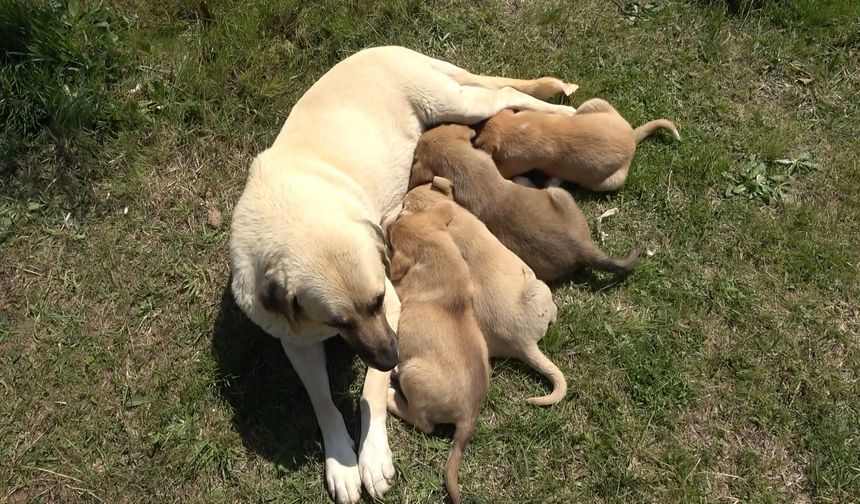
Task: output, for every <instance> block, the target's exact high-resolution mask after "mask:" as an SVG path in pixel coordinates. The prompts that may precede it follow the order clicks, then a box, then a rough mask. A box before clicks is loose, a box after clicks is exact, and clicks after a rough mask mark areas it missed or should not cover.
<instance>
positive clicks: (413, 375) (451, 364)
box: [388, 202, 490, 503]
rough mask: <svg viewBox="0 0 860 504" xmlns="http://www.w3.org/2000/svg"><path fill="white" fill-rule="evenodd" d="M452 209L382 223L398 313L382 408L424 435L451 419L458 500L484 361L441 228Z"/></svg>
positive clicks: (461, 269) (463, 283)
mask: <svg viewBox="0 0 860 504" xmlns="http://www.w3.org/2000/svg"><path fill="white" fill-rule="evenodd" d="M453 216H454V203H453V202H441V203H439V204H437V205H434V206H433V207H431V208H429V209H427V210H426V211H424V212H421V213H416V214H408V215H403V216H402V217H400V218H399V219H398V220H397V221H396V222H395V223H394V224H392V226H391V228H390V229H389V234H388V237H389V240H390V244H391V248H392V250H393V255H392V257H391V281H392V283H393V284H394V288H395V290H396V292H397V295H398V296H399V297H400V303H401V312H400V324H399V328H398V331H397V339H398V344H399V348H400V362H399V364H398V365H397V366H398V370H397V377H398V380H399V383H400V389H399V391H394V390H393V389H391V390H389V395H388V411H389V412H391V413H392V414H394V415H397V416H399V417H401V418H403V419H404V420H406V421H407V422H409V423H411V424H412V425H414V426H415V427H417V428H418V429H419V430H421V431H423V432H426V433H428V434H429V433H431V432H433V429H434V428H435V427H436V424H440V423H441V424H454V425H455V426H456V428H457V430H456V432H455V433H454V441H453V443H452V446H451V453H450V454H449V456H448V461H447V463H446V464H445V486H446V488H447V490H448V495H450V496H451V500H452V501H453V502H455V503H458V502H460V489H459V485H458V483H457V476H458V474H459V470H460V463H461V462H462V460H463V452H464V450H465V449H466V445H467V444H468V443H469V440H470V439H471V438H472V433H473V432H474V430H475V421H476V420H477V418H478V412H479V411H480V409H481V404H482V403H483V402H484V398H485V397H486V395H487V386H488V384H489V380H490V363H489V357H488V356H487V345H486V343H485V342H484V337H483V335H482V334H481V329H480V327H479V326H478V321H477V320H476V319H475V310H474V308H473V299H474V292H475V288H474V285H473V284H472V280H471V277H470V275H469V267H468V266H467V265H466V261H464V260H463V257H462V256H461V255H460V251H459V250H458V249H457V245H455V244H454V241H453V240H452V239H451V236H450V235H449V234H448V232H447V230H446V227H447V226H448V224H449V223H450V222H451V220H452V219H453Z"/></svg>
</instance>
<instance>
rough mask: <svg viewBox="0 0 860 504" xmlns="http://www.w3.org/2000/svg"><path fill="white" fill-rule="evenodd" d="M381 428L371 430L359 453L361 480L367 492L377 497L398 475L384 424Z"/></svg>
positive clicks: (386, 489) (387, 488)
mask: <svg viewBox="0 0 860 504" xmlns="http://www.w3.org/2000/svg"><path fill="white" fill-rule="evenodd" d="M381 429H382V431H381V432H379V429H371V430H370V432H369V433H368V435H367V439H365V440H364V441H363V442H362V443H361V447H360V448H359V454H358V469H359V472H360V474H361V481H362V483H364V488H366V489H367V493H369V494H370V496H371V497H373V498H375V499H378V498H380V497H382V495H383V494H384V493H385V492H387V491H388V490H389V489H390V488H391V485H392V483H394V477H395V476H396V475H397V471H395V469H394V461H393V460H392V458H391V450H390V449H389V448H388V434H387V433H386V431H385V426H384V424H383V426H382V427H381Z"/></svg>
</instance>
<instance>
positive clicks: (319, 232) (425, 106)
mask: <svg viewBox="0 0 860 504" xmlns="http://www.w3.org/2000/svg"><path fill="white" fill-rule="evenodd" d="M573 88H574V87H573V86H572V85H569V84H565V83H563V82H562V81H560V80H558V79H553V78H543V79H537V80H516V79H505V78H501V77H484V76H479V75H474V74H471V73H469V72H467V71H465V70H463V69H461V68H458V67H456V66H454V65H451V64H450V63H446V62H444V61H440V60H436V59H433V58H429V57H427V56H424V55H422V54H419V53H416V52H414V51H410V50H408V49H405V48H402V47H378V48H372V49H366V50H363V51H360V52H358V53H356V54H354V55H352V56H350V57H348V58H346V59H345V60H343V61H341V62H340V63H338V64H337V65H335V66H334V67H333V68H332V69H331V70H329V71H328V73H326V74H325V75H323V76H322V77H321V78H320V79H319V80H318V81H317V82H316V83H315V84H314V85H313V86H312V87H311V88H310V89H309V90H308V91H307V92H306V93H305V94H304V96H302V98H301V99H299V101H298V102H297V103H296V104H295V106H294V107H293V109H292V111H291V112H290V115H289V117H288V118H287V121H286V123H285V124H284V126H283V128H282V129H281V132H280V134H279V135H278V137H277V138H276V139H275V143H274V144H273V145H272V146H271V147H270V148H269V149H267V150H266V151H264V152H263V153H261V154H260V155H259V156H257V158H256V159H255V160H254V162H253V163H252V165H251V169H250V171H249V173H248V180H247V183H246V186H245V190H244V192H243V194H242V196H241V198H240V199H239V202H238V203H237V205H236V208H235V210H234V213H233V221H232V227H231V235H230V266H231V269H232V290H233V295H234V297H235V299H236V303H237V304H238V306H239V307H240V308H241V309H242V310H243V311H244V312H245V313H246V314H247V315H248V317H249V318H250V319H251V320H252V321H253V322H254V323H256V324H258V325H259V326H260V327H262V328H263V329H264V330H265V331H266V332H268V333H269V334H271V335H272V336H274V337H276V338H279V339H280V340H281V343H282V346H283V348H284V351H285V352H286V354H287V357H288V358H289V360H290V362H291V363H292V365H293V367H294V368H295V370H296V372H297V374H298V375H299V378H300V379H301V380H302V383H303V384H304V386H305V389H306V390H307V392H308V395H309V396H310V399H311V404H312V405H313V409H314V412H315V414H316V417H317V421H318V422H319V426H320V430H321V431H322V437H323V443H324V446H325V459H326V460H325V467H326V484H327V487H328V490H329V492H330V493H331V495H332V497H333V498H334V499H335V500H336V501H337V502H341V503H354V502H357V501H358V500H359V499H360V497H361V484H362V483H364V486H365V488H366V489H367V490H368V493H369V494H370V495H371V496H372V497H379V496H381V495H382V494H383V493H384V492H385V491H387V490H388V489H389V487H390V486H391V483H392V479H393V477H394V475H395V471H394V465H393V464H392V460H391V452H390V450H389V447H388V437H387V433H386V427H385V418H386V411H385V410H386V394H387V390H388V381H389V372H388V371H389V370H390V369H391V368H393V367H394V366H395V364H396V363H397V360H398V355H397V344H396V339H395V335H394V332H393V331H392V330H391V328H392V327H397V323H398V318H399V312H400V303H399V301H398V299H397V295H396V294H395V293H394V290H393V288H392V286H391V283H390V282H389V281H388V280H387V279H386V276H385V266H384V262H385V258H384V246H383V241H382V232H381V229H380V228H379V226H378V223H379V222H380V220H381V217H382V216H383V215H385V214H386V213H388V212H390V211H391V210H392V209H394V208H395V206H396V205H398V204H400V202H401V200H402V198H403V196H404V194H405V193H406V189H407V185H408V182H409V171H410V168H411V166H412V157H413V153H414V151H415V145H416V143H417V141H418V137H419V136H420V135H421V133H422V132H423V131H424V130H426V129H427V128H428V127H430V126H433V125H435V124H438V123H441V122H459V123H465V124H474V123H477V122H479V121H481V120H484V119H487V118H488V117H491V116H492V115H494V114H496V113H497V112H499V111H500V110H502V109H505V108H518V109H533V110H541V111H545V112H554V113H562V114H568V115H570V114H573V113H574V112H575V110H574V109H573V108H571V107H563V106H559V105H551V104H548V103H545V102H543V101H541V100H539V99H538V98H547V97H549V96H551V95H553V94H556V93H558V92H568V93H569V92H570V91H571V90H572V89H573ZM338 333H340V334H341V335H342V336H343V337H344V338H345V339H346V340H347V341H348V342H349V343H350V344H351V345H352V346H353V347H354V348H355V349H356V351H357V353H358V354H359V356H360V357H361V358H362V359H363V360H365V361H366V362H367V363H368V364H369V366H370V367H369V369H368V371H367V376H366V378H365V383H364V389H363V391H362V399H361V438H360V442H359V446H358V457H356V454H355V448H354V443H353V440H352V437H351V436H350V434H349V432H348V431H347V429H346V426H345V425H344V422H343V418H342V416H341V414H340V413H339V412H338V411H337V409H336V408H335V406H334V403H333V402H332V400H331V392H330V390H329V382H328V374H327V372H326V366H325V354H324V352H323V346H322V342H323V340H325V339H327V338H330V337H332V336H334V335H336V334H338Z"/></svg>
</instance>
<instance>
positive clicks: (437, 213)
mask: <svg viewBox="0 0 860 504" xmlns="http://www.w3.org/2000/svg"><path fill="white" fill-rule="evenodd" d="M427 213H428V214H431V215H432V216H433V222H435V223H437V224H438V225H439V226H440V227H441V228H443V229H444V228H446V227H448V224H451V221H452V220H454V202H453V201H450V200H445V201H440V202H439V203H436V204H435V205H433V206H432V207H430V209H429V210H427Z"/></svg>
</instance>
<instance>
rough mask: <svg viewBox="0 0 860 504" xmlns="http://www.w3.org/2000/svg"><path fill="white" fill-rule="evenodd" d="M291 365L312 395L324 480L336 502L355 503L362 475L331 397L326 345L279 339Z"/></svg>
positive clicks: (353, 444) (350, 442)
mask: <svg viewBox="0 0 860 504" xmlns="http://www.w3.org/2000/svg"><path fill="white" fill-rule="evenodd" d="M281 345H282V346H283V347H284V351H285V352H286V353H287V357H288V358H289V359H290V363H292V365H293V368H294V369H295V370H296V373H298V375H299V378H300V379H301V380H302V383H303V384H304V386H305V390H307V392H308V396H310V398H311V405H312V406H313V408H314V413H315V414H316V416H317V423H319V426H320V431H322V436H323V445H324V447H325V480H326V484H327V486H328V491H329V493H330V494H331V496H332V498H333V499H334V500H335V501H336V502H338V504H354V503H356V502H358V500H359V499H360V498H361V477H360V476H359V473H358V461H357V460H356V457H355V451H354V446H355V443H354V442H353V440H352V438H351V437H350V435H349V432H347V430H346V425H345V424H344V422H343V417H342V416H341V414H340V411H338V410H337V408H336V407H335V405H334V403H333V402H332V400H331V389H330V388H329V382H328V372H327V371H326V365H325V348H324V347H323V344H322V343H315V344H313V345H309V346H301V345H294V344H292V343H288V342H286V341H284V340H283V339H282V340H281Z"/></svg>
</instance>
